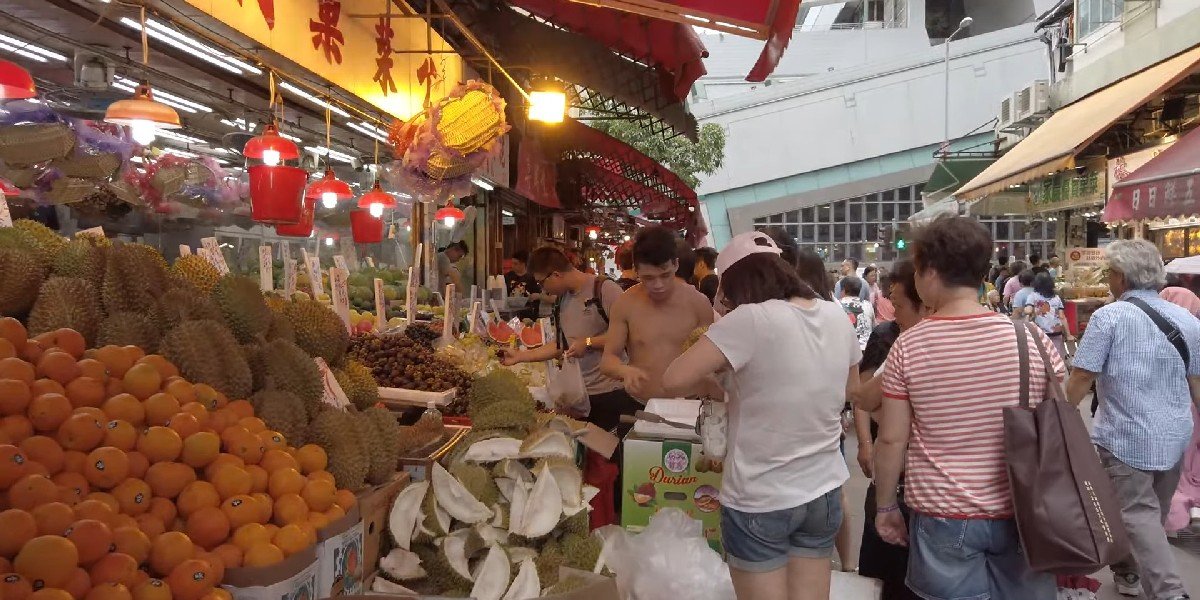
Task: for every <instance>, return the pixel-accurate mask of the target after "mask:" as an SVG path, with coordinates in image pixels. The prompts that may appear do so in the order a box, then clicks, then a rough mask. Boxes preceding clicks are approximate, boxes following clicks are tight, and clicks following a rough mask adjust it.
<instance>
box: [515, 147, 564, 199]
mask: <svg viewBox="0 0 1200 600" xmlns="http://www.w3.org/2000/svg"><path fill="white" fill-rule="evenodd" d="M506 137H507V136H506ZM557 186H558V168H557V166H556V165H555V164H554V163H553V162H552V161H550V160H549V159H547V158H546V155H545V153H544V152H542V145H541V143H539V142H538V140H537V138H535V137H534V136H531V135H527V136H525V137H524V138H522V139H521V145H520V147H518V148H517V188H516V189H517V193H519V194H521V195H522V196H525V197H526V198H529V199H530V200H533V201H534V202H536V203H538V204H541V205H542V206H545V207H547V208H562V203H561V202H560V201H559V199H558V190H557V189H556V188H557Z"/></svg>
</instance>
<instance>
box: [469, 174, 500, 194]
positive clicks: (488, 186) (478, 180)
mask: <svg viewBox="0 0 1200 600" xmlns="http://www.w3.org/2000/svg"><path fill="white" fill-rule="evenodd" d="M471 183H473V184H475V185H477V186H479V187H481V188H483V189H485V190H487V191H489V192H490V191H492V190H494V189H496V186H494V185H492V184H490V183H488V182H487V180H486V179H481V178H479V177H472V178H471Z"/></svg>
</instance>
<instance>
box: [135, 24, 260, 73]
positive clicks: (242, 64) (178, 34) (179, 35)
mask: <svg viewBox="0 0 1200 600" xmlns="http://www.w3.org/2000/svg"><path fill="white" fill-rule="evenodd" d="M146 26H147V27H149V28H150V29H154V30H158V31H161V32H163V34H165V35H167V36H170V37H173V38H175V39H177V40H179V41H181V42H183V43H185V44H188V45H189V46H192V47H194V48H196V49H197V50H200V51H202V52H207V53H209V54H212V55H213V56H215V57H217V58H218V59H220V60H223V61H225V62H227V63H229V64H230V65H233V66H234V67H236V68H238V69H242V70H243V71H246V72H248V73H253V74H255V75H262V69H259V68H258V67H256V66H254V65H252V64H250V63H247V62H246V61H243V60H240V59H238V58H236V57H233V56H230V55H228V54H226V53H224V52H222V51H220V50H218V49H216V48H213V47H211V46H208V45H206V44H203V43H201V42H200V41H199V40H197V39H196V38H194V37H192V36H190V35H188V34H186V33H183V32H182V31H179V30H178V29H175V28H174V27H171V26H169V25H167V24H165V23H163V22H161V21H157V20H155V19H146Z"/></svg>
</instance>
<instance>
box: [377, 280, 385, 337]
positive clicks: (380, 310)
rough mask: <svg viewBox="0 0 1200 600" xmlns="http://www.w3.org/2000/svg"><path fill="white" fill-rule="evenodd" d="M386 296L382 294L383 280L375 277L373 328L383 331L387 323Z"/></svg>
mask: <svg viewBox="0 0 1200 600" xmlns="http://www.w3.org/2000/svg"><path fill="white" fill-rule="evenodd" d="M386 302H387V298H384V296H383V280H382V279H380V278H378V277H376V278H375V329H376V330H377V331H383V328H384V326H385V325H386V324H387V309H386Z"/></svg>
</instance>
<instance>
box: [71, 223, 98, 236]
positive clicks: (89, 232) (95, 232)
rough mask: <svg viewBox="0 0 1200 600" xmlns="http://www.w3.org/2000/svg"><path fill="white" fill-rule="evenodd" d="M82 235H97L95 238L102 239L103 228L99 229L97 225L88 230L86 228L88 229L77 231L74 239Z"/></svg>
mask: <svg viewBox="0 0 1200 600" xmlns="http://www.w3.org/2000/svg"><path fill="white" fill-rule="evenodd" d="M82 234H87V235H97V236H100V237H104V228H103V227H101V226H99V225H97V226H95V227H90V228H88V229H84V230H82V231H78V232H76V233H75V236H76V237H78V236H80V235H82Z"/></svg>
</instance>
